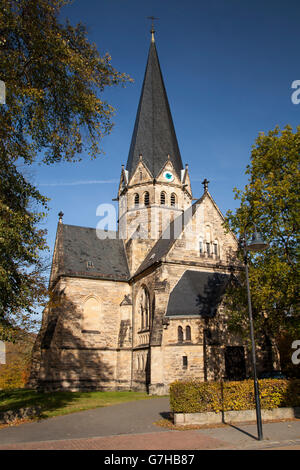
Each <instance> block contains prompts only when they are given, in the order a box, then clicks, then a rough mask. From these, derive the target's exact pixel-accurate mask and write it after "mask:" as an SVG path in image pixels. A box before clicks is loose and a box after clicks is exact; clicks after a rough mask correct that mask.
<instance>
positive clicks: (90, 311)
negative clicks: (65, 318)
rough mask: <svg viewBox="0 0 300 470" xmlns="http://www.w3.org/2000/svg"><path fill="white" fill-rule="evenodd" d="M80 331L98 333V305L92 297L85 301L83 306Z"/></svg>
mask: <svg viewBox="0 0 300 470" xmlns="http://www.w3.org/2000/svg"><path fill="white" fill-rule="evenodd" d="M82 331H83V332H84V333H99V331H100V303H99V302H98V300H97V299H95V298H94V297H90V298H89V299H87V301H86V302H85V304H84V306H83V320H82Z"/></svg>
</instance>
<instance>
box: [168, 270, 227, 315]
mask: <svg viewBox="0 0 300 470" xmlns="http://www.w3.org/2000/svg"><path fill="white" fill-rule="evenodd" d="M230 278H231V276H230V274H223V273H222V274H221V273H213V272H204V271H191V270H187V271H185V273H184V274H183V275H182V277H181V278H180V279H179V281H178V283H177V284H176V286H175V287H174V289H173V290H172V292H171V294H170V297H169V303H168V307H167V313H166V316H167V317H168V316H179V315H189V316H190V315H191V316H199V315H200V316H201V317H204V318H205V317H206V318H211V317H214V315H215V314H216V312H217V308H218V306H219V304H220V302H221V300H222V297H223V295H224V293H225V289H226V286H227V284H228V282H229V281H230Z"/></svg>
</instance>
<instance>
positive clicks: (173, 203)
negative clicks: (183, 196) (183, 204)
mask: <svg viewBox="0 0 300 470" xmlns="http://www.w3.org/2000/svg"><path fill="white" fill-rule="evenodd" d="M176 201H177V198H176V194H175V193H172V194H171V206H172V207H175V206H176Z"/></svg>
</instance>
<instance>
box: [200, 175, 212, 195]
mask: <svg viewBox="0 0 300 470" xmlns="http://www.w3.org/2000/svg"><path fill="white" fill-rule="evenodd" d="M208 183H210V181H208V180H207V179H206V178H205V179H204V180H203V181H202V183H201V184H203V186H204V192H206V191H208Z"/></svg>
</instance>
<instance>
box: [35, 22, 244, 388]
mask: <svg viewBox="0 0 300 470" xmlns="http://www.w3.org/2000/svg"><path fill="white" fill-rule="evenodd" d="M208 183H209V182H208V181H207V180H206V179H204V181H203V194H202V196H201V197H200V198H199V199H198V200H194V199H193V194H192V188H191V182H190V174H189V168H188V165H183V163H182V159H181V155H180V150H179V146H178V142H177V138H176V133H175V129H174V124H173V120H172V115H171V111H170V107H169V102H168V98H167V93H166V89H165V86H164V81H163V76H162V72H161V68H160V63H159V59H158V54H157V49H156V44H155V38H154V31H153V30H152V31H151V43H150V48H149V53H148V60H147V65H146V71H145V75H144V82H143V85H142V90H141V95H140V101H139V104H138V109H137V115H136V121H135V125H134V130H133V135H132V139H131V144H130V148H129V154H128V160H127V165H126V167H125V166H122V168H121V176H120V184H119V188H118V195H117V200H118V207H119V215H118V228H117V230H116V231H114V232H112V231H110V230H108V231H106V230H102V231H101V230H98V229H95V228H87V227H80V226H74V225H67V224H64V223H63V214H62V213H60V214H59V222H58V227H57V234H56V241H55V247H54V253H53V261H52V268H51V275H50V284H49V287H50V292H51V296H50V302H49V305H48V307H47V308H46V309H45V311H44V313H43V319H42V325H41V329H40V332H39V334H38V337H37V341H36V343H35V347H34V351H33V362H32V370H31V377H30V381H29V386H32V387H35V388H38V389H41V390H46V391H55V390H72V391H77V390H141V391H147V392H148V393H150V394H158V395H161V394H166V393H168V388H169V384H170V383H172V382H173V381H175V380H188V379H198V380H203V381H205V380H219V379H221V378H222V379H243V378H245V377H247V376H248V375H249V374H250V370H251V357H250V352H249V351H248V350H247V347H246V345H245V344H243V342H242V340H241V339H240V338H239V337H237V336H234V335H232V334H231V333H230V332H229V331H228V330H227V326H226V311H225V309H224V306H223V302H222V299H223V296H224V293H225V289H226V286H227V284H228V282H230V279H231V278H232V272H233V270H234V271H235V272H238V271H239V270H241V269H242V267H241V265H240V262H239V261H238V260H237V258H236V253H237V250H238V241H237V239H236V237H235V235H234V234H233V233H230V232H226V231H225V229H224V226H223V222H224V217H223V215H222V213H221V211H220V210H219V208H218V206H217V204H216V202H215V201H214V199H213V197H212V195H211V194H210V192H209V189H208Z"/></svg>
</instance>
